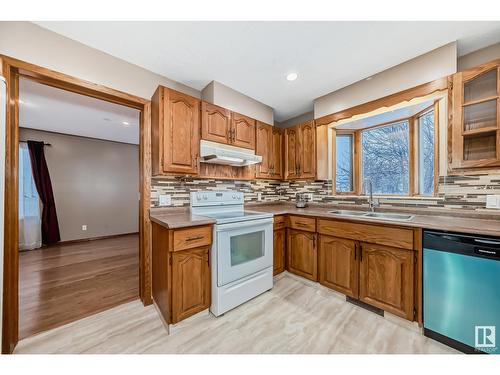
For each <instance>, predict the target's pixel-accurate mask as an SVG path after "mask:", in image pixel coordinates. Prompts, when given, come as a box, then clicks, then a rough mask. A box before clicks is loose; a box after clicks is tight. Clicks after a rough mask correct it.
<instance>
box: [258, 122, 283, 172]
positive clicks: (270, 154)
mask: <svg viewBox="0 0 500 375" xmlns="http://www.w3.org/2000/svg"><path fill="white" fill-rule="evenodd" d="M255 129H256V130H255V153H256V154H257V155H260V156H262V162H261V163H260V164H259V165H258V166H257V173H256V177H257V178H267V179H281V178H282V176H283V163H282V157H283V156H282V155H283V130H282V129H280V128H276V127H274V126H272V125H268V124H265V123H263V122H260V121H257V126H256V128H255Z"/></svg>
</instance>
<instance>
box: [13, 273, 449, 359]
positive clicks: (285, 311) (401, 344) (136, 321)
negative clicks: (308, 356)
mask: <svg viewBox="0 0 500 375" xmlns="http://www.w3.org/2000/svg"><path fill="white" fill-rule="evenodd" d="M280 276H281V275H280ZM280 276H278V277H277V278H275V284H274V287H273V289H272V290H271V291H269V292H266V293H264V294H262V295H260V296H258V297H257V298H254V299H253V300H251V301H249V302H247V303H245V304H243V305H241V306H239V307H237V308H236V309H234V310H231V311H229V312H227V313H226V314H225V315H224V316H221V317H219V318H215V317H214V316H210V315H208V314H207V313H204V314H202V315H201V316H197V317H194V319H193V318H190V319H188V320H186V321H183V322H180V323H179V324H178V325H177V326H176V329H175V330H174V332H173V333H171V334H170V335H167V332H166V330H165V328H164V326H163V325H162V322H161V321H160V318H159V317H158V313H157V312H156V310H155V308H154V307H153V306H147V307H144V306H142V304H141V302H139V301H134V302H130V303H127V304H123V305H121V306H118V307H116V308H113V309H110V310H107V311H104V312H102V313H99V314H96V315H93V316H90V317H88V318H85V319H82V320H79V321H77V322H73V323H70V324H67V325H65V326H63V327H59V328H56V329H54V330H51V331H48V332H44V333H42V334H40V335H37V336H33V337H30V338H27V339H25V340H22V341H20V343H19V344H18V346H17V348H16V350H15V353H436V354H438V353H456V351H455V350H453V349H451V348H448V347H446V346H444V345H442V344H440V343H438V342H436V341H433V340H431V339H429V338H426V337H424V336H422V334H421V333H420V332H419V330H418V327H417V326H416V325H415V324H413V323H409V322H406V321H400V320H399V319H396V320H395V319H394V318H389V317H385V318H384V317H381V316H379V315H377V314H374V313H372V312H369V311H367V310H365V309H363V308H361V307H358V306H355V305H352V304H350V303H348V302H346V301H345V298H342V297H340V296H339V295H338V294H337V293H334V292H332V291H330V290H329V289H327V288H325V287H322V286H321V285H319V284H317V283H316V284H311V283H308V282H305V281H302V280H300V279H298V278H296V277H294V276H291V275H289V274H284V275H283V276H281V277H280Z"/></svg>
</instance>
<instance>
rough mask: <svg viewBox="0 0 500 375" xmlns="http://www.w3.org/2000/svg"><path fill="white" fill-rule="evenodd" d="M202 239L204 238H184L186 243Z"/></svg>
mask: <svg viewBox="0 0 500 375" xmlns="http://www.w3.org/2000/svg"><path fill="white" fill-rule="evenodd" d="M203 238H204V236H195V237H188V238H186V241H196V240H201V239H203Z"/></svg>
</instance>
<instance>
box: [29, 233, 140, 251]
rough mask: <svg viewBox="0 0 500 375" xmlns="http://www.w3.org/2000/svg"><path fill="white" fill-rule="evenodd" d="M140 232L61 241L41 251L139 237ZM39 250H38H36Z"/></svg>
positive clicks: (44, 247) (43, 247)
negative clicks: (84, 243) (83, 243)
mask: <svg viewBox="0 0 500 375" xmlns="http://www.w3.org/2000/svg"><path fill="white" fill-rule="evenodd" d="M138 234H139V232H130V233H121V234H110V235H108V236H98V237H89V238H78V239H76V240H67V241H59V242H57V243H55V244H52V245H48V246H45V245H44V246H42V247H41V249H49V248H51V247H56V246H61V245H74V244H76V243H82V242H90V241H99V240H110V239H113V238H118V237H125V236H134V235H138ZM34 250H37V249H34ZM26 251H33V250H26Z"/></svg>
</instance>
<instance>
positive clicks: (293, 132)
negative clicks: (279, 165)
mask: <svg viewBox="0 0 500 375" xmlns="http://www.w3.org/2000/svg"><path fill="white" fill-rule="evenodd" d="M298 147H299V133H298V128H297V127H293V128H288V129H286V130H285V179H293V178H297V177H298V176H299V169H298V163H297V156H298Z"/></svg>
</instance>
